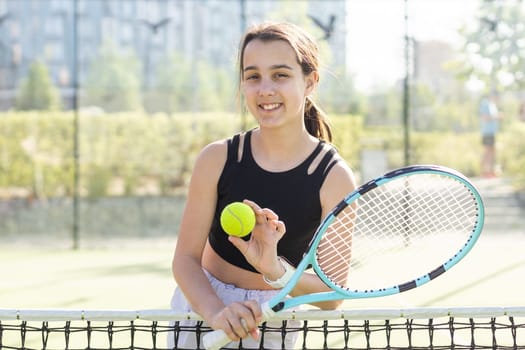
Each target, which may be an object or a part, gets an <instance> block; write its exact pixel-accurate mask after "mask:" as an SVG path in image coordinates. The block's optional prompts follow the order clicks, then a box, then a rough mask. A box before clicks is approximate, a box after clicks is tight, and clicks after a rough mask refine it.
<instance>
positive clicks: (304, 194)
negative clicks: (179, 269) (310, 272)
mask: <svg viewBox="0 0 525 350" xmlns="http://www.w3.org/2000/svg"><path fill="white" fill-rule="evenodd" d="M250 139H251V131H248V132H247V133H246V134H245V138H244V145H243V151H242V158H241V160H240V161H239V160H238V154H239V152H238V151H239V142H240V135H239V134H237V135H235V136H233V137H232V138H231V139H229V140H228V156H227V160H226V163H225V165H224V169H223V171H222V174H221V176H220V178H219V182H218V188H217V191H218V199H217V207H216V209H215V215H214V218H213V222H212V226H211V232H210V235H209V242H210V245H211V247H212V248H213V249H214V250H215V252H216V253H217V254H218V255H219V256H221V257H222V258H223V259H224V260H226V261H228V262H229V263H231V264H233V265H235V266H238V267H240V268H243V269H245V270H249V271H253V272H256V270H255V269H254V268H253V267H252V266H251V265H250V264H249V263H248V262H247V261H246V259H245V258H244V256H243V255H242V254H241V253H240V252H239V250H238V249H237V248H235V246H233V245H232V244H231V243H230V242H229V241H228V236H227V234H226V233H225V232H224V231H223V230H222V228H221V225H220V219H219V218H220V213H221V212H222V210H223V208H224V207H225V206H226V205H228V204H229V203H231V202H234V201H242V200H243V199H249V200H251V201H254V202H255V203H257V204H258V205H259V206H261V207H262V208H269V209H271V210H273V211H274V212H275V213H276V214H277V215H278V216H279V220H282V221H283V222H284V224H285V226H286V233H285V234H284V236H283V238H282V239H281V240H280V241H279V243H278V246H277V254H278V255H280V256H283V257H285V258H286V259H287V260H288V261H289V262H290V263H291V264H292V265H294V266H297V265H298V264H299V262H300V261H301V258H302V257H303V254H304V253H305V251H306V249H307V247H308V244H309V243H310V240H311V238H312V236H313V234H314V233H315V229H316V228H317V226H318V225H319V223H320V221H321V200H320V195H319V192H320V189H321V186H322V184H323V182H324V179H325V178H326V175H327V174H328V172H329V171H330V169H331V168H332V167H333V166H334V165H335V164H336V163H337V161H338V160H337V158H335V157H334V155H335V154H336V150H335V149H334V148H333V147H331V148H330V150H329V151H328V152H326V154H325V155H324V156H323V159H322V160H321V162H320V163H319V165H318V166H317V167H316V169H315V170H314V172H312V173H311V174H308V168H309V167H310V165H311V164H312V162H313V160H314V159H315V158H316V156H318V155H319V153H320V152H321V150H322V149H323V147H324V145H325V143H324V142H322V141H320V142H319V144H318V145H317V147H316V148H315V150H314V151H313V152H312V153H311V154H310V155H309V156H308V158H306V159H305V160H304V161H303V162H302V163H301V164H300V165H298V166H297V167H295V168H293V169H290V170H287V171H283V172H269V171H266V170H264V169H262V168H261V167H259V165H258V164H257V163H256V162H255V160H254V159H253V156H252V151H251V142H250ZM249 237H250V236H249V235H248V236H246V237H245V239H249Z"/></svg>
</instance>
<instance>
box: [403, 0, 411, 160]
mask: <svg viewBox="0 0 525 350" xmlns="http://www.w3.org/2000/svg"><path fill="white" fill-rule="evenodd" d="M404 7H405V9H404V26H405V78H404V79H403V159H404V163H405V166H407V165H409V164H410V161H411V160H410V36H409V30H408V0H404Z"/></svg>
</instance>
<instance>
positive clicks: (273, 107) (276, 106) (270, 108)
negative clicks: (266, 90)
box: [259, 103, 281, 111]
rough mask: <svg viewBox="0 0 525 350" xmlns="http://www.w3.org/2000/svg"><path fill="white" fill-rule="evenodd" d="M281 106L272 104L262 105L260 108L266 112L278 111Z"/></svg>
mask: <svg viewBox="0 0 525 350" xmlns="http://www.w3.org/2000/svg"><path fill="white" fill-rule="evenodd" d="M280 106H281V104H280V103H270V104H260V105H259V107H261V108H262V109H264V110H265V111H271V110H274V109H277V108H279V107H280Z"/></svg>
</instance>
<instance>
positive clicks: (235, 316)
mask: <svg viewBox="0 0 525 350" xmlns="http://www.w3.org/2000/svg"><path fill="white" fill-rule="evenodd" d="M261 321H262V311H261V307H260V306H259V304H258V303H257V302H256V301H254V300H247V301H244V302H234V303H231V304H230V305H227V306H225V307H224V308H223V309H222V310H221V311H219V312H218V313H217V314H215V316H214V317H213V318H212V319H211V320H210V322H209V324H210V326H211V328H213V329H215V330H218V329H222V330H223V331H224V332H225V333H226V334H227V335H228V337H229V338H230V339H231V340H232V341H238V340H240V339H242V338H246V337H248V336H251V337H252V338H253V339H255V340H257V339H259V328H258V325H259V323H260V322H261Z"/></svg>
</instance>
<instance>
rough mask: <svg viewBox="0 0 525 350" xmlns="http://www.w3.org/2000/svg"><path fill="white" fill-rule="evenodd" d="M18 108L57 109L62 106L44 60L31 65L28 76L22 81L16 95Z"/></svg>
mask: <svg viewBox="0 0 525 350" xmlns="http://www.w3.org/2000/svg"><path fill="white" fill-rule="evenodd" d="M15 107H16V109H18V110H55V109H59V108H60V95H59V92H58V90H57V88H56V87H55V86H54V85H53V83H52V81H51V78H50V77H49V72H48V69H47V67H46V65H45V64H43V63H42V62H38V61H36V62H34V63H33V64H32V65H31V66H30V67H29V73H28V75H27V77H26V78H25V79H24V80H23V81H22V83H21V85H20V89H19V91H18V94H17V96H16V101H15Z"/></svg>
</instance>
